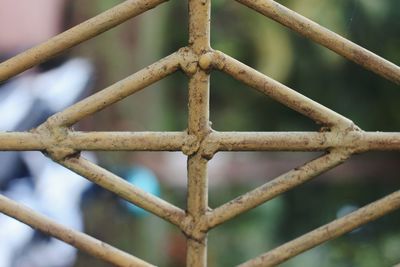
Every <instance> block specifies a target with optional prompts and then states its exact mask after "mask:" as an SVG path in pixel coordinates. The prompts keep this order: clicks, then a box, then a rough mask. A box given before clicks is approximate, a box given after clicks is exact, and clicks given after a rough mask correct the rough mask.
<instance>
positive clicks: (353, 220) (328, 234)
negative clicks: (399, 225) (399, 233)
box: [239, 191, 400, 267]
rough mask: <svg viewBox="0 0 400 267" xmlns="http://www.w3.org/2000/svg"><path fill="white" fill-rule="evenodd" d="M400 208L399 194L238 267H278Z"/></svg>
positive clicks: (361, 209)
mask: <svg viewBox="0 0 400 267" xmlns="http://www.w3.org/2000/svg"><path fill="white" fill-rule="evenodd" d="M399 208H400V191H396V192H394V193H392V194H390V195H388V196H386V197H384V198H381V199H380V200H377V201H375V202H373V203H371V204H369V205H366V206H364V207H363V208H360V209H358V210H356V211H354V212H352V213H350V214H348V215H346V216H344V217H342V218H339V219H337V220H334V221H332V222H331V223H328V224H326V225H324V226H321V227H319V228H317V229H315V230H313V231H311V232H309V233H307V234H305V235H303V236H301V237H299V238H297V239H294V240H292V241H290V242H288V243H286V244H284V245H282V246H280V247H277V248H275V249H273V250H271V251H269V252H267V253H266V254H263V255H261V256H259V257H257V258H255V259H252V260H249V261H247V262H245V263H243V264H241V265H239V266H240V267H257V266H259V267H261V266H262V267H267V266H276V265H278V264H280V263H282V262H284V261H286V260H288V259H290V258H292V257H294V256H296V255H298V254H300V253H302V252H304V251H306V250H309V249H311V248H313V247H315V246H318V245H319V244H322V243H323V242H326V241H328V240H331V239H334V238H336V237H339V236H341V235H343V234H345V233H348V232H350V231H352V230H354V229H356V228H358V227H360V226H362V225H363V224H366V223H368V222H371V221H373V220H376V219H378V218H380V217H382V216H383V215H385V214H388V213H390V212H393V211H395V210H396V209H399Z"/></svg>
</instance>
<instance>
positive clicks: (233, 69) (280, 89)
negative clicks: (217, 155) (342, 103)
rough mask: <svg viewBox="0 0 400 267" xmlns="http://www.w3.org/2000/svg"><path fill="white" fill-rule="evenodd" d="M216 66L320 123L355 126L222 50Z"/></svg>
mask: <svg viewBox="0 0 400 267" xmlns="http://www.w3.org/2000/svg"><path fill="white" fill-rule="evenodd" d="M214 66H215V67H216V68H217V69H219V70H221V71H223V72H225V73H227V74H229V75H231V76H232V77H233V78H235V79H237V80H238V81H241V82H243V83H245V84H247V85H248V86H250V87H253V88H255V89H257V90H258V91H260V92H262V93H264V94H266V95H268V96H269V97H271V98H273V99H275V100H276V101H278V102H280V103H282V104H284V105H286V106H288V107H289V108H291V109H293V110H295V111H297V112H299V113H301V114H303V115H305V116H307V117H309V118H311V119H313V120H314V121H316V122H317V123H319V124H323V125H326V126H329V127H334V126H335V127H340V128H342V129H353V128H354V127H355V126H354V123H353V122H352V121H351V120H349V119H347V118H346V117H344V116H342V115H340V114H338V113H336V112H334V111H332V110H330V109H328V108H326V107H324V106H323V105H321V104H319V103H317V102H315V101H313V100H311V99H309V98H308V97H306V96H304V95H302V94H300V93H298V92H296V91H294V90H292V89H290V88H289V87H287V86H285V85H283V84H281V83H279V82H277V81H275V80H273V79H271V78H269V77H268V76H266V75H264V74H262V73H260V72H258V71H256V70H254V69H252V68H250V67H249V66H246V65H245V64H243V63H241V62H240V61H238V60H236V59H234V58H232V57H230V56H228V55H225V54H224V53H222V52H220V51H216V52H214Z"/></svg>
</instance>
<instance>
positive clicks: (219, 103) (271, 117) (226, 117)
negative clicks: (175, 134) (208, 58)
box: [210, 71, 319, 131]
mask: <svg viewBox="0 0 400 267" xmlns="http://www.w3.org/2000/svg"><path fill="white" fill-rule="evenodd" d="M249 89H252V88H251V87H249V86H247V85H245V84H243V83H240V82H238V81H237V80H235V79H234V78H232V77H230V76H229V75H226V74H224V73H221V72H218V71H216V72H213V73H212V75H211V92H210V120H211V121H212V127H213V129H215V130H218V131H316V130H318V129H319V126H318V125H317V124H315V123H313V121H312V120H310V119H309V118H307V117H305V116H302V115H301V114H299V113H297V112H295V111H293V110H292V109H290V108H287V107H285V106H283V105H281V104H280V103H278V102H276V101H274V100H272V99H271V98H269V97H266V96H265V95H264V94H262V93H260V92H259V91H257V90H253V89H252V90H249Z"/></svg>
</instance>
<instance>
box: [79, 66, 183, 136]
mask: <svg viewBox="0 0 400 267" xmlns="http://www.w3.org/2000/svg"><path fill="white" fill-rule="evenodd" d="M186 88H187V77H186V76H185V75H184V74H183V73H182V72H180V71H178V72H176V73H174V74H172V75H170V76H168V77H166V78H164V79H162V80H160V81H158V82H156V83H154V84H152V85H150V86H148V87H147V88H145V89H144V90H141V91H139V92H137V93H135V94H133V95H131V96H129V97H127V98H125V99H123V100H121V101H119V102H117V103H115V104H113V105H111V106H109V107H107V108H105V109H104V110H101V111H99V112H96V113H95V114H93V115H91V116H88V117H87V118H84V119H83V120H82V121H81V122H79V123H78V125H77V127H76V128H77V129H80V130H84V131H135V132H141V131H183V130H184V129H185V128H186V120H187V104H186V103H187V89H186Z"/></svg>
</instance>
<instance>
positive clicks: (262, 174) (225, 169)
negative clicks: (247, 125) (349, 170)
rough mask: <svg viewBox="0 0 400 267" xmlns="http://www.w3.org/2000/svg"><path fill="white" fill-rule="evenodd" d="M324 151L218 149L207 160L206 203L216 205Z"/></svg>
mask: <svg viewBox="0 0 400 267" xmlns="http://www.w3.org/2000/svg"><path fill="white" fill-rule="evenodd" d="M323 154H324V152H295V153H294V152H219V153H217V154H216V155H215V156H214V157H213V159H212V160H211V161H210V162H209V176H210V178H209V184H210V197H209V199H210V207H211V208H217V207H219V206H220V205H222V204H225V203H227V202H229V201H230V200H232V199H234V198H236V197H238V196H240V195H243V194H245V193H247V192H249V191H251V190H253V189H255V188H257V187H258V186H261V185H263V184H265V183H267V182H269V181H271V180H273V179H275V178H276V177H278V176H280V175H282V174H284V173H286V172H288V171H290V170H292V169H295V168H297V167H300V166H302V165H304V164H305V163H307V162H309V161H311V160H314V159H316V158H318V157H319V156H321V155H323Z"/></svg>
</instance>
